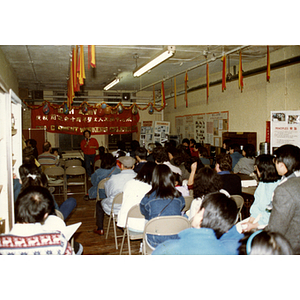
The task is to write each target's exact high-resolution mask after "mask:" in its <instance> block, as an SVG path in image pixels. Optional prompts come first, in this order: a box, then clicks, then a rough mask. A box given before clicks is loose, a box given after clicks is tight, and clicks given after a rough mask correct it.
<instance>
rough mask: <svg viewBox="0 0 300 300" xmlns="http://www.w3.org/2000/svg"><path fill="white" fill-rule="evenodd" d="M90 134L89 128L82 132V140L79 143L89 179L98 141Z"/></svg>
mask: <svg viewBox="0 0 300 300" xmlns="http://www.w3.org/2000/svg"><path fill="white" fill-rule="evenodd" d="M91 135H92V134H91V132H90V131H89V130H85V131H84V132H83V136H84V140H82V141H81V143H80V148H81V150H82V152H83V153H84V164H85V169H86V172H87V175H88V178H89V179H90V178H91V175H92V170H93V169H94V162H95V156H96V149H98V148H99V144H98V141H97V140H96V139H95V138H92V137H91Z"/></svg>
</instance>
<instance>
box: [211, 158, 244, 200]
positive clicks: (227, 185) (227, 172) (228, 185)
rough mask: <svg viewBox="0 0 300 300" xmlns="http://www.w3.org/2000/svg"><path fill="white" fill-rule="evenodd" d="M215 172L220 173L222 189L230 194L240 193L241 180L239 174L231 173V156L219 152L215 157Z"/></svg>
mask: <svg viewBox="0 0 300 300" xmlns="http://www.w3.org/2000/svg"><path fill="white" fill-rule="evenodd" d="M215 170H216V172H217V173H218V174H219V175H221V179H222V182H223V185H222V189H224V190H226V191H227V192H228V193H229V194H230V195H241V194H242V182H241V178H240V176H238V175H236V174H232V173H231V170H232V158H231V156H230V155H229V154H226V153H221V154H219V155H217V157H216V165H215Z"/></svg>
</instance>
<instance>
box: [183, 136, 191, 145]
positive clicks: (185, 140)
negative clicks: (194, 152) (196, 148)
mask: <svg viewBox="0 0 300 300" xmlns="http://www.w3.org/2000/svg"><path fill="white" fill-rule="evenodd" d="M181 144H188V145H189V144H190V140H189V139H187V138H184V139H183V140H182V142H181Z"/></svg>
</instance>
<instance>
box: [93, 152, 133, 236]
mask: <svg viewBox="0 0 300 300" xmlns="http://www.w3.org/2000/svg"><path fill="white" fill-rule="evenodd" d="M118 161H119V163H120V169H121V173H119V174H115V175H112V176H111V177H110V179H109V180H108V181H106V182H105V185H104V186H105V194H106V198H105V199H103V200H102V201H97V203H96V224H97V229H95V230H94V232H95V233H97V234H99V235H103V234H104V231H103V220H104V213H106V214H107V215H110V212H111V207H112V203H113V200H114V197H115V196H116V195H117V194H119V193H121V192H123V190H124V185H125V183H126V182H127V181H129V180H131V179H133V178H134V177H135V176H136V175H137V174H136V173H135V172H134V171H133V168H134V164H135V159H134V158H133V157H131V156H121V157H119V158H118ZM120 208H121V205H119V204H117V205H115V206H114V211H115V213H116V214H118V213H119V211H120Z"/></svg>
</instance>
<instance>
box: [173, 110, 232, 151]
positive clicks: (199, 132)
mask: <svg viewBox="0 0 300 300" xmlns="http://www.w3.org/2000/svg"><path fill="white" fill-rule="evenodd" d="M175 127H176V134H177V135H179V136H180V139H181V140H182V139H184V138H188V139H191V138H193V139H195V140H196V142H197V143H204V144H210V145H212V146H216V147H221V143H222V133H223V132H227V131H228V129H229V112H228V111H222V112H213V113H202V114H194V115H186V116H177V117H175Z"/></svg>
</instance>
